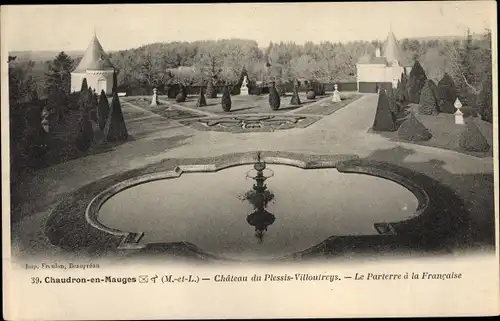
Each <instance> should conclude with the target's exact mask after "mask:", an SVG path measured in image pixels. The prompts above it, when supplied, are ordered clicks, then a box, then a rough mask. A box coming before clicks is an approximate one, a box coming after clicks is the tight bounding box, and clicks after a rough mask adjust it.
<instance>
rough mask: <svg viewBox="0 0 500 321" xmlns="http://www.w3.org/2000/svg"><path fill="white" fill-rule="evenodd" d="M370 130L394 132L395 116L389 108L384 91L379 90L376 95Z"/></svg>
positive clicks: (387, 98)
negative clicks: (375, 105) (375, 108)
mask: <svg viewBox="0 0 500 321" xmlns="http://www.w3.org/2000/svg"><path fill="white" fill-rule="evenodd" d="M372 129H373V130H375V131H395V130H396V116H395V115H394V114H393V113H392V111H391V109H390V106H389V97H388V95H387V92H386V90H385V89H380V90H379V93H378V102H377V111H376V113H375V120H374V121H373V126H372Z"/></svg>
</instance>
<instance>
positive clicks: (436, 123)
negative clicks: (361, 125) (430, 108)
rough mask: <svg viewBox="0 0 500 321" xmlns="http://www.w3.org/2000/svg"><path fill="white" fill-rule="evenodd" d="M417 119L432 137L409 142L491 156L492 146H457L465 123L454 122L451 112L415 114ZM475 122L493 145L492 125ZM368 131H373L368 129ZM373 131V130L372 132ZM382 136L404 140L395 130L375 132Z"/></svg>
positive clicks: (394, 139) (477, 120) (480, 155)
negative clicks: (474, 148)
mask: <svg viewBox="0 0 500 321" xmlns="http://www.w3.org/2000/svg"><path fill="white" fill-rule="evenodd" d="M415 116H416V117H417V119H418V120H419V121H420V122H422V124H424V126H425V127H426V128H427V129H428V130H429V131H430V132H431V134H432V138H431V139H430V140H428V141H421V142H410V143H412V144H417V145H423V146H430V147H437V148H442V149H447V150H453V151H456V152H460V153H464V154H467V155H472V156H476V157H492V156H493V148H492V147H490V150H489V151H488V152H486V153H483V152H470V151H466V150H464V149H463V148H461V147H460V146H459V139H460V135H461V134H462V131H463V130H464V129H465V125H457V124H455V116H454V115H452V114H445V113H441V114H438V115H434V116H430V115H420V114H418V113H416V114H415ZM475 121H476V124H477V125H478V128H479V130H480V131H481V133H482V134H483V136H484V137H485V138H486V140H487V141H488V144H489V145H490V146H492V145H493V125H492V124H490V123H487V122H485V121H482V120H480V119H477V118H476V120H475ZM400 124H401V120H400V121H398V125H400ZM370 132H373V131H372V130H371V129H370ZM373 133H375V132H373ZM376 133H377V134H380V135H382V136H384V137H387V138H390V139H391V140H393V141H404V142H407V141H405V140H402V139H400V138H399V137H398V133H397V131H394V132H376Z"/></svg>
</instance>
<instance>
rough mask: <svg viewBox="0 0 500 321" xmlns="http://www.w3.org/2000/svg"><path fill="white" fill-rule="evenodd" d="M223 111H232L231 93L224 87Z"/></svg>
mask: <svg viewBox="0 0 500 321" xmlns="http://www.w3.org/2000/svg"><path fill="white" fill-rule="evenodd" d="M221 104H222V110H223V111H225V112H229V111H230V110H231V93H230V92H229V88H228V86H224V89H223V91H222V100H221Z"/></svg>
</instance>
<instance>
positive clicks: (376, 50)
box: [375, 48, 380, 57]
mask: <svg viewBox="0 0 500 321" xmlns="http://www.w3.org/2000/svg"><path fill="white" fill-rule="evenodd" d="M375 57H380V48H377V49H375Z"/></svg>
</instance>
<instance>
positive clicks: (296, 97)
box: [290, 82, 301, 106]
mask: <svg viewBox="0 0 500 321" xmlns="http://www.w3.org/2000/svg"><path fill="white" fill-rule="evenodd" d="M300 104H301V102H300V97H299V89H298V88H297V83H296V82H295V83H294V84H293V94H292V99H291V100H290V105H295V106H297V105H300Z"/></svg>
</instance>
